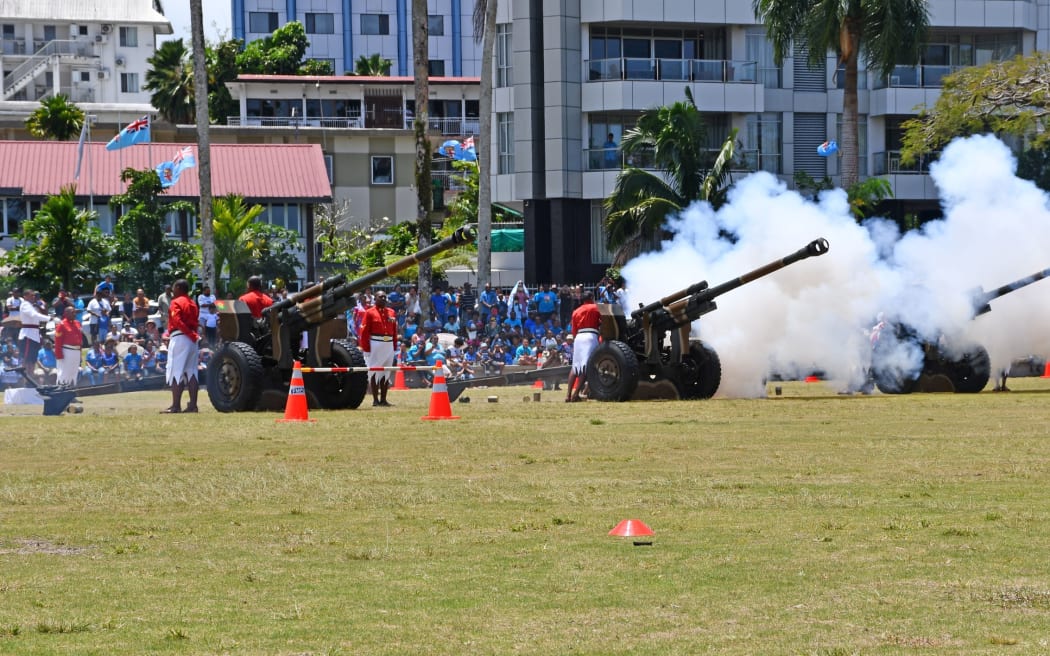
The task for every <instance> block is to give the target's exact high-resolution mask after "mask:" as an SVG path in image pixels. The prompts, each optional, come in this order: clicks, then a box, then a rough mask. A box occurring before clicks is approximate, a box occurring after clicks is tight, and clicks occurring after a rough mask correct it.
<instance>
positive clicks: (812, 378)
mask: <svg viewBox="0 0 1050 656" xmlns="http://www.w3.org/2000/svg"><path fill="white" fill-rule="evenodd" d="M806 382H807V383H819V382H820V378H817V377H816V376H806Z"/></svg>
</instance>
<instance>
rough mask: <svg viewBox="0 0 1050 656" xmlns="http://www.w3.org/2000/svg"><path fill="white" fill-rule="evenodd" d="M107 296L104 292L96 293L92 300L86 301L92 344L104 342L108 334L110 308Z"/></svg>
mask: <svg viewBox="0 0 1050 656" xmlns="http://www.w3.org/2000/svg"><path fill="white" fill-rule="evenodd" d="M107 294H108V292H105V291H96V292H95V296H94V298H92V299H91V300H90V301H88V305H87V317H88V325H89V332H90V334H91V341H92V342H95V341H104V340H105V338H106V333H107V332H109V323H110V321H109V313H110V310H112V308H111V307H110V305H109V299H108V298H106V296H107Z"/></svg>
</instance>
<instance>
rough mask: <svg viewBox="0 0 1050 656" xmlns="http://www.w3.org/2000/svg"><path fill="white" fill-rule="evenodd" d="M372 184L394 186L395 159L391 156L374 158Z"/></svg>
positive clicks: (376, 156)
mask: <svg viewBox="0 0 1050 656" xmlns="http://www.w3.org/2000/svg"><path fill="white" fill-rule="evenodd" d="M372 184H375V185H388V184H394V158H393V157H391V156H390V155H375V156H373V157H372Z"/></svg>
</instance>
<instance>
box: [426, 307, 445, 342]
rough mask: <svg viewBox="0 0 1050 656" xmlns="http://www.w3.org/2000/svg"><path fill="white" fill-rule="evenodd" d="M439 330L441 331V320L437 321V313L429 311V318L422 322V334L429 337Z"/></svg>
mask: <svg viewBox="0 0 1050 656" xmlns="http://www.w3.org/2000/svg"><path fill="white" fill-rule="evenodd" d="M439 332H441V322H440V321H438V317H437V315H436V314H434V313H433V312H431V313H430V318H429V319H427V320H426V321H424V322H423V334H424V335H425V336H427V337H430V336H431V335H433V334H435V333H439Z"/></svg>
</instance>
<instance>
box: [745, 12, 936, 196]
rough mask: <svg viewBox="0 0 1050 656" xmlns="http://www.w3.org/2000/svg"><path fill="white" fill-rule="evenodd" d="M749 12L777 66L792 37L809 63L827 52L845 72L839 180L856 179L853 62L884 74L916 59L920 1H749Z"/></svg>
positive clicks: (922, 24)
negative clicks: (763, 31) (861, 61)
mask: <svg viewBox="0 0 1050 656" xmlns="http://www.w3.org/2000/svg"><path fill="white" fill-rule="evenodd" d="M752 6H753V8H754V11H755V15H756V16H758V17H759V18H760V19H761V20H762V21H764V22H765V24H766V33H767V35H768V36H769V39H770V41H772V43H773V53H774V61H776V63H777V65H778V66H779V65H780V64H781V63H782V62H783V60H784V58H785V57H787V56H788V54H789V53H790V52H791V43H792V41H798V42H800V43H804V44H805V45H806V47H807V48H808V50H809V61H810V64H811V65H814V66H822V65H823V62H824V59H825V57H826V56H827V52H828V51H829V50H830V51H832V52H834V53H835V54H836V55H837V56H838V59H839V61H838V66H839V68H843V69H844V70H845V74H846V79H845V81H844V85H843V98H842V134H841V135H839V147H840V151H839V152H841V153H842V170H841V180H840V184H841V186H842V187H843V188H845V189H849V188H850V187H851V186H853V185H854V184H855V183H856V182H857V171H858V168H857V160H858V147H857V68H858V66H857V64H858V61H859V59H860V57H861V55H862V52H861V51H862V50H863V56H864V60H865V62H866V63H867V66H868V69H869V70H873V71H875V72H876V73H877V74H878V75H879V76H880V77H886V76H887V75H889V74H890V73H891V72H892V71H893V68H894V66H896V65H897V64H914V63H915V62H917V61H918V60H919V55H920V52H921V48H922V45H923V42H924V40H925V38H926V30H927V28H928V27H929V22H930V21H929V14H928V13H927V8H926V2H925V0H752Z"/></svg>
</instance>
